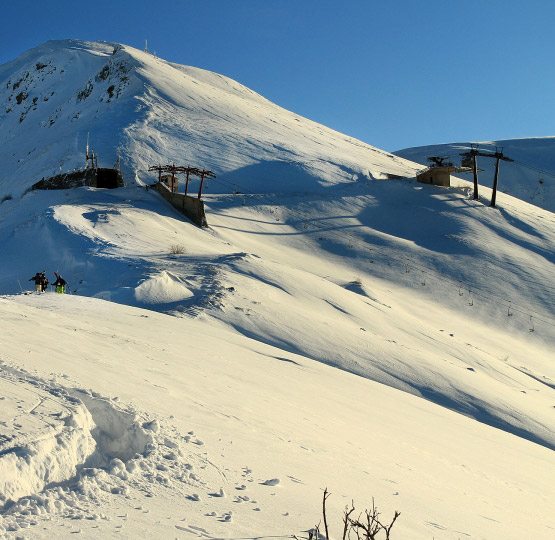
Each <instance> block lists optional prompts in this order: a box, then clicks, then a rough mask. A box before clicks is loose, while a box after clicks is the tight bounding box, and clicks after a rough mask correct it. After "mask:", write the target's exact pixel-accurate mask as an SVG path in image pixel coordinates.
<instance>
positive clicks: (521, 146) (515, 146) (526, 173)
mask: <svg viewBox="0 0 555 540" xmlns="http://www.w3.org/2000/svg"><path fill="white" fill-rule="evenodd" d="M470 147H471V143H469V142H466V143H450V144H437V145H431V146H419V147H415V148H406V149H404V150H399V151H397V152H395V154H396V155H398V156H400V157H403V158H406V159H411V160H413V161H416V162H418V163H422V164H424V165H428V164H429V162H428V161H427V159H428V157H430V156H449V159H450V160H451V161H453V163H456V164H460V154H461V153H464V152H468V150H469V149H470ZM479 147H480V150H482V151H484V152H495V149H496V148H499V149H501V148H502V149H503V153H504V154H505V155H506V156H507V157H509V158H511V159H513V160H514V163H510V162H506V161H503V162H501V165H500V172H499V174H500V176H499V190H500V191H501V192H502V193H508V194H510V195H512V196H513V197H517V198H519V199H522V200H523V201H526V202H529V203H530V204H534V205H536V206H539V207H540V208H544V209H545V210H549V211H550V212H555V137H535V138H530V139H509V140H503V141H489V142H482V143H479ZM478 168H479V169H481V171H480V172H479V173H478V181H479V183H480V184H481V185H484V186H489V187H491V186H492V185H493V178H494V174H495V159H491V158H484V157H478ZM457 176H459V177H460V178H464V179H466V180H470V181H473V176H472V173H458V174H457ZM500 200H501V201H502V200H503V195H501V199H500ZM500 204H502V202H500Z"/></svg>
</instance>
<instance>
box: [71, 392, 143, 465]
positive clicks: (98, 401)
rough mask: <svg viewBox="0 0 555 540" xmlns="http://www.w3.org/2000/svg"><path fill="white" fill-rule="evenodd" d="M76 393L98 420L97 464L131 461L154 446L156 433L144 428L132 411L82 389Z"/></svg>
mask: <svg viewBox="0 0 555 540" xmlns="http://www.w3.org/2000/svg"><path fill="white" fill-rule="evenodd" d="M75 396H76V397H78V398H79V399H80V400H81V401H82V402H83V403H84V404H85V406H86V407H87V409H88V411H89V412H90V414H91V416H92V418H93V420H94V424H95V427H94V428H93V429H92V430H91V434H92V436H93V437H94V439H95V441H96V444H97V452H96V454H95V456H94V458H95V459H93V460H92V461H93V462H95V463H94V465H96V466H106V464H107V463H110V461H111V460H113V459H114V458H117V459H119V460H121V461H123V462H125V461H129V460H130V459H132V458H133V457H134V456H136V455H137V454H140V455H143V454H145V453H147V451H148V450H149V449H150V448H151V447H152V445H153V443H154V439H153V436H152V434H151V433H149V432H147V431H146V430H145V429H144V428H143V427H142V425H141V424H140V423H139V421H138V419H137V416H136V415H135V414H133V413H132V412H127V411H123V410H121V409H119V408H118V407H116V406H115V404H113V403H112V402H111V401H110V400H108V399H106V398H98V397H94V396H92V395H91V394H89V393H87V392H84V391H82V390H77V391H75Z"/></svg>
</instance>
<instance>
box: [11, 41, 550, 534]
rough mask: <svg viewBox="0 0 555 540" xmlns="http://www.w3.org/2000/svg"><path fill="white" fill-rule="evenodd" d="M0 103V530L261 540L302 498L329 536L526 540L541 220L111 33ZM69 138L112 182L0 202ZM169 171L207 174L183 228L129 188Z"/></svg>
mask: <svg viewBox="0 0 555 540" xmlns="http://www.w3.org/2000/svg"><path fill="white" fill-rule="evenodd" d="M45 98H47V99H45ZM0 100H1V101H2V104H3V112H2V116H1V118H0V140H1V141H2V145H1V146H0V157H1V158H2V163H3V164H4V167H3V171H2V173H1V176H0V197H1V198H0V200H2V201H3V202H2V203H1V204H0V246H1V247H2V258H1V259H0V261H1V267H0V270H1V271H0V294H2V295H3V296H2V297H1V298H0V320H1V325H0V327H1V328H2V334H1V336H2V339H1V345H2V347H1V349H0V398H4V399H1V400H0V420H1V423H0V507H1V511H2V517H1V518H0V534H1V533H2V530H3V529H4V531H10V530H13V531H18V530H20V529H22V528H25V529H26V531H25V535H29V536H30V537H32V538H52V537H54V536H55V537H60V538H66V537H68V538H69V537H73V536H72V535H73V534H75V533H79V534H81V535H84V537H90V538H93V537H94V538H98V536H99V534H100V535H102V537H112V536H117V537H120V538H121V537H122V536H123V537H125V535H127V537H129V538H134V537H137V536H138V535H139V534H144V533H145V531H146V532H147V533H148V534H149V535H151V536H154V537H159V538H168V537H178V538H189V537H191V536H202V537H214V538H215V537H217V538H232V537H233V538H238V537H244V536H245V535H248V537H261V536H284V537H286V536H289V535H291V534H297V535H299V534H302V531H306V530H307V529H309V528H310V527H312V526H313V525H314V524H315V523H317V522H318V520H319V519H320V508H321V490H322V489H323V488H325V487H328V488H329V489H330V491H331V492H332V493H333V498H332V499H330V503H329V504H330V512H332V514H333V515H334V516H335V518H334V519H335V523H336V525H335V528H336V531H335V532H334V534H338V533H339V534H340V531H339V529H337V526H338V525H337V524H338V523H339V527H342V524H341V508H342V507H344V506H345V505H346V504H349V503H350V501H351V500H352V499H353V498H354V499H355V500H356V502H357V504H358V506H357V507H358V508H360V507H361V506H362V508H360V509H361V510H362V509H363V508H364V505H365V506H366V507H368V506H369V505H370V506H371V498H372V497H373V496H374V497H376V501H377V503H378V506H379V507H380V509H381V510H383V511H384V513H385V514H389V513H390V512H391V513H392V511H393V509H397V510H400V511H401V512H402V517H401V518H400V520H399V522H398V524H396V525H395V529H394V530H398V531H399V537H410V538H422V539H424V538H431V537H435V538H445V539H456V538H460V537H463V536H464V537H468V538H514V539H515V540H516V539H517V538H518V539H519V540H520V538H521V537H522V531H523V530H526V531H528V532H529V533H530V536H531V537H534V538H549V537H550V536H551V534H552V532H553V530H554V529H555V523H554V522H553V517H552V512H551V511H550V510H551V504H552V498H553V497H552V495H553V493H552V492H553V480H554V475H555V468H554V460H553V448H555V435H554V434H555V420H554V418H553V406H554V401H553V399H554V389H555V364H554V363H553V357H554V355H553V352H554V346H555V310H554V306H555V287H554V286H553V270H554V263H555V227H554V225H555V217H554V214H553V213H552V212H550V211H547V210H545V209H542V208H539V207H537V206H533V205H531V204H528V203H527V202H523V201H521V200H519V199H516V198H514V197H512V196H509V195H505V194H500V196H499V197H498V203H499V205H498V208H496V209H492V208H489V207H488V206H487V205H485V204H483V203H482V202H479V201H474V200H473V199H472V195H471V190H470V184H469V183H468V182H466V181H464V180H460V181H456V182H455V185H453V186H452V187H451V188H439V187H435V186H429V185H421V184H417V183H416V182H415V181H414V179H413V176H414V174H415V171H417V170H419V169H420V168H421V166H420V165H417V164H415V163H413V162H411V161H407V160H405V159H402V158H399V157H396V156H393V155H391V154H388V153H387V152H383V151H381V150H378V149H375V148H372V147H371V146H369V145H366V144H365V143H362V142H360V141H356V140H355V139H352V138H350V137H348V136H345V135H342V134H340V133H337V132H335V131H332V130H330V129H328V128H325V127H324V126H320V125H318V124H316V123H314V122H311V121H309V120H307V119H303V118H301V117H298V116H297V115H295V114H293V113H291V112H289V111H285V110H284V109H281V108H279V107H278V106H276V105H274V104H272V103H270V102H268V101H267V100H265V99H264V98H263V97H261V96H259V95H257V94H255V93H253V92H252V91H250V90H248V89H247V88H245V87H243V86H241V85H240V84H238V83H236V82H234V81H232V80H230V79H228V78H225V77H222V76H220V75H217V74H214V73H209V72H206V71H203V70H200V69H196V68H191V67H184V66H178V65H175V64H170V63H167V62H165V61H164V60H162V59H159V58H155V57H153V56H151V55H149V54H147V53H143V52H140V51H137V50H135V49H132V48H130V47H126V46H120V45H117V44H106V43H85V42H78V41H66V42H49V43H47V44H45V45H43V46H40V47H38V48H36V49H33V50H32V51H29V52H27V53H25V54H24V55H22V56H20V57H19V58H18V59H16V60H14V61H13V62H10V63H9V64H6V65H4V66H2V67H0ZM87 134H89V139H90V142H91V145H92V146H93V147H94V149H95V151H96V152H97V153H98V155H99V165H101V166H103V165H111V164H112V163H113V162H114V161H115V160H116V159H117V154H118V150H119V154H120V156H121V160H122V169H123V173H124V177H125V179H126V180H127V186H126V187H124V188H121V189H115V190H102V189H94V188H78V189H73V190H60V191H33V192H28V191H27V190H28V188H29V187H30V186H31V185H32V184H33V183H34V182H36V181H37V180H40V178H42V177H43V176H48V175H49V174H53V173H55V172H58V171H59V168H60V162H61V163H62V169H63V170H68V169H73V168H75V167H81V166H82V165H83V164H84V147H85V144H86V138H87ZM507 154H508V152H507ZM168 162H175V163H178V164H190V165H193V166H200V167H206V168H209V169H211V170H213V171H214V172H215V173H216V174H217V178H216V179H215V180H213V181H210V185H209V189H208V190H207V194H206V195H205V196H204V200H205V204H206V209H207V219H208V224H209V227H208V228H207V229H200V228H198V227H196V226H195V225H193V224H192V223H191V222H189V221H188V220H187V219H185V218H184V217H183V216H182V215H181V214H179V213H177V212H176V211H175V210H174V208H173V207H171V206H169V204H168V203H167V202H166V201H165V200H163V199H162V198H161V197H160V196H159V195H158V194H157V193H156V192H154V191H153V190H146V189H145V187H144V184H146V183H150V182H152V181H153V180H154V177H153V176H152V175H151V173H148V172H147V169H148V167H149V166H150V165H153V164H158V163H168ZM391 177H397V179H391V180H390V179H388V178H391ZM482 194H483V196H484V197H485V198H487V197H488V196H489V190H488V189H487V188H485V187H484V188H483V190H482ZM43 269H46V271H47V274H48V276H49V278H51V279H52V278H53V276H54V275H53V272H54V271H55V270H57V271H59V272H60V273H62V275H63V276H64V277H65V279H66V280H67V281H68V282H69V292H71V295H65V296H63V295H57V294H55V293H53V292H48V293H46V294H43V295H35V294H29V295H27V294H22V293H23V292H24V291H26V290H31V288H32V282H31V281H30V280H29V278H30V277H31V276H32V275H33V274H34V273H35V272H36V271H37V270H39V271H40V270H43ZM337 368H339V369H337ZM53 456H54V458H53ZM14 501H15V502H14ZM16 534H17V533H16ZM6 535H7V536H8V537H10V538H11V536H10V535H11V533H10V532H6ZM394 537H395V536H392V538H394Z"/></svg>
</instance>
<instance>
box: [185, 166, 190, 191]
mask: <svg viewBox="0 0 555 540" xmlns="http://www.w3.org/2000/svg"><path fill="white" fill-rule="evenodd" d="M189 172H190V171H189V169H187V172H186V174H187V179H186V180H185V195H187V190H188V189H189Z"/></svg>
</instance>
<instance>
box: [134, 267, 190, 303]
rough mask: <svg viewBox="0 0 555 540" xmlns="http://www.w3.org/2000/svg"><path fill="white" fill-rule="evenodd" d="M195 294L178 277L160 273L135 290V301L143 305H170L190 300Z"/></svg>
mask: <svg viewBox="0 0 555 540" xmlns="http://www.w3.org/2000/svg"><path fill="white" fill-rule="evenodd" d="M191 296H193V293H192V292H191V291H190V290H189V289H188V288H187V287H186V285H185V284H184V283H183V282H182V281H181V280H180V279H179V278H178V277H177V276H174V275H173V274H171V273H169V272H166V271H164V272H160V273H159V274H157V275H155V276H151V277H150V278H148V279H147V280H145V281H143V282H142V283H141V284H140V285H139V286H138V287H136V288H135V299H136V300H137V301H138V302H141V303H143V304H169V303H171V302H179V301H181V300H185V299H186V298H190V297H191Z"/></svg>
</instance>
